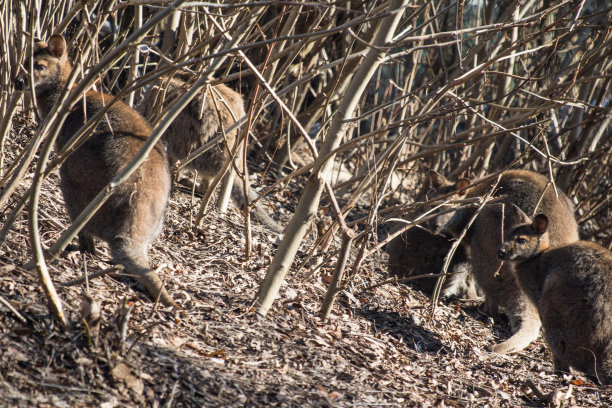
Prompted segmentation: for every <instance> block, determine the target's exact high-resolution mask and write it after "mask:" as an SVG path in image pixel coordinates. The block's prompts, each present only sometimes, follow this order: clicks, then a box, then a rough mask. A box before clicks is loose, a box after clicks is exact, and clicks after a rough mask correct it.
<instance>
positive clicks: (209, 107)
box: [139, 76, 282, 232]
mask: <svg viewBox="0 0 612 408" xmlns="http://www.w3.org/2000/svg"><path fill="white" fill-rule="evenodd" d="M186 90H187V83H186V82H185V81H183V80H182V79H180V78H178V77H176V76H175V77H171V78H167V77H162V78H160V79H159V80H158V81H157V83H156V84H155V85H154V86H153V87H152V88H151V89H150V90H149V91H148V92H147V93H146V94H145V96H144V99H143V101H142V103H141V104H140V107H139V109H140V111H141V112H142V113H143V115H144V116H145V117H151V116H155V115H157V114H159V113H160V111H161V108H162V107H165V106H166V105H167V102H169V101H172V100H173V99H175V98H176V97H177V96H179V95H182V94H183V93H185V92H186ZM244 116H245V111H244V101H243V98H242V95H241V94H239V93H238V92H236V91H234V90H232V89H231V88H229V87H228V86H226V85H224V84H219V85H215V86H213V87H211V88H210V90H209V89H206V88H205V89H203V90H202V91H201V93H200V94H199V95H198V96H197V97H196V98H194V99H193V100H192V101H191V102H190V103H189V104H188V105H187V106H186V107H185V109H183V110H182V111H181V112H180V113H179V115H178V116H177V117H176V119H175V120H174V121H173V122H172V124H171V125H170V126H169V127H168V129H167V130H166V132H165V133H164V136H163V140H164V142H165V143H166V146H167V149H168V160H169V164H170V167H174V166H175V165H176V164H177V163H179V162H181V161H183V160H185V159H186V158H187V157H188V156H189V154H190V153H192V152H193V151H195V150H197V149H198V148H200V147H202V146H203V145H204V144H206V143H207V142H208V141H210V140H211V139H213V138H214V137H215V136H217V135H220V134H221V127H222V126H223V129H224V131H225V139H224V140H221V141H220V142H219V143H217V144H216V145H215V146H213V147H212V148H211V149H209V150H208V151H206V152H204V153H203V154H201V155H200V156H198V157H197V158H196V159H194V160H192V161H191V162H190V163H188V164H187V165H186V166H185V169H186V170H188V171H190V172H193V173H195V174H196V175H197V179H198V183H199V184H197V186H196V191H197V192H198V193H200V194H205V193H206V192H207V191H208V189H209V187H210V182H211V181H212V180H213V179H214V178H215V176H216V175H217V174H218V173H219V172H220V171H222V169H223V165H224V163H225V162H226V161H227V160H229V158H230V150H231V149H232V148H233V146H234V143H235V142H236V140H237V136H238V129H237V128H234V129H233V130H232V131H228V130H229V129H230V127H231V126H233V125H234V124H235V123H236V122H237V121H238V120H240V119H241V118H243V117H244ZM241 156H242V149H239V150H238V157H241ZM232 196H233V197H234V199H235V200H236V201H237V202H238V204H239V205H240V206H241V205H242V204H243V203H244V194H243V189H242V181H241V180H239V179H238V178H236V179H234V184H233V188H232ZM257 196H258V194H257V192H256V191H255V190H253V189H251V188H250V187H249V200H254V199H256V198H257ZM255 215H256V217H257V218H258V219H259V220H260V221H261V222H263V223H264V224H265V225H267V226H268V227H269V228H271V229H272V230H274V231H275V232H282V227H280V226H279V225H278V224H277V223H276V222H275V221H274V220H273V219H272V218H271V217H270V216H269V215H268V213H267V211H266V210H265V209H264V208H263V206H262V205H259V204H258V205H256V207H255Z"/></svg>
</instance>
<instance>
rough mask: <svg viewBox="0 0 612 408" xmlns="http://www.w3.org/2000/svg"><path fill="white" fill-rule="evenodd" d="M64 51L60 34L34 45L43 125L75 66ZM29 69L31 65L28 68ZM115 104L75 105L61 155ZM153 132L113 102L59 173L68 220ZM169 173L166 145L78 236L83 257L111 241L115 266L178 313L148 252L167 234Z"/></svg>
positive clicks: (98, 96)
mask: <svg viewBox="0 0 612 408" xmlns="http://www.w3.org/2000/svg"><path fill="white" fill-rule="evenodd" d="M67 51H68V49H67V44H66V40H65V39H64V37H62V36H61V35H53V36H51V38H49V41H48V43H45V42H42V41H37V42H36V43H35V45H34V50H33V61H32V63H33V65H32V66H33V67H34V72H33V73H32V75H33V78H32V79H33V83H34V91H35V95H36V102H37V106H38V110H39V114H40V117H41V118H45V117H46V116H47V115H48V114H49V113H50V110H51V108H52V107H53V104H54V103H55V102H56V101H57V100H58V98H59V97H60V96H61V94H62V92H63V91H64V87H65V86H66V83H67V81H68V78H69V76H70V73H71V70H72V66H71V64H70V61H69V59H68V55H67ZM28 66H29V65H28ZM14 83H15V87H16V88H17V89H18V90H21V91H24V90H27V89H28V88H29V84H30V79H29V77H28V75H27V74H26V73H25V72H24V71H22V72H20V73H19V74H18V75H17V77H16V78H15V80H14ZM112 100H113V97H112V96H110V95H106V94H104V93H101V92H96V91H89V92H87V93H86V94H85V97H84V98H83V99H82V100H81V101H79V102H77V104H76V105H75V107H74V109H73V111H72V112H71V113H70V114H69V115H68V117H67V118H66V121H65V123H64V125H63V128H62V130H61V132H60V134H59V136H58V137H57V140H56V142H55V147H56V149H57V150H59V149H61V148H62V146H64V144H65V143H66V142H67V141H68V140H69V139H70V138H71V137H72V136H73V135H74V134H75V133H76V132H77V131H78V130H79V128H80V127H81V126H82V125H83V124H85V123H86V122H87V118H91V117H93V116H94V115H95V113H96V112H98V111H99V110H100V109H102V108H103V107H104V106H105V105H108V104H109V103H111V101H112ZM150 135H151V128H150V126H149V125H148V123H147V122H146V121H145V119H144V118H143V117H142V116H141V115H139V114H138V113H137V112H136V111H135V110H133V109H131V108H130V107H128V106H127V105H125V104H124V103H122V102H115V103H114V104H113V105H112V106H111V107H110V109H109V110H108V112H107V113H106V115H105V116H104V119H103V120H102V121H101V122H100V123H99V125H98V126H97V128H96V129H95V131H94V132H93V134H92V135H91V137H90V138H89V139H88V140H87V141H86V142H85V143H84V144H83V145H82V146H81V147H79V148H78V149H77V150H76V151H75V152H73V153H72V154H71V155H70V156H69V157H68V158H67V159H66V161H65V162H64V163H63V164H62V165H61V167H60V188H61V191H62V194H63V196H64V201H65V203H66V207H67V210H68V213H69V215H70V217H71V218H72V219H73V220H74V218H76V217H77V215H78V214H79V213H80V212H81V211H82V210H83V209H84V208H85V207H86V206H87V205H88V204H89V202H90V201H91V200H92V199H93V198H94V197H95V196H96V195H97V194H98V193H99V192H100V191H101V190H102V189H103V188H104V187H105V186H106V185H107V184H108V183H109V182H110V181H111V179H112V178H113V177H115V175H117V174H118V172H119V171H120V170H121V169H122V168H123V167H125V165H126V164H127V163H128V162H129V161H130V160H131V159H132V158H133V157H134V156H135V155H136V153H137V152H138V151H139V150H140V148H141V147H142V145H143V144H144V142H145V140H146V139H147V138H148V137H149V136H150ZM170 183H171V181H170V172H169V170H168V160H167V158H166V153H165V149H164V147H163V145H162V144H161V143H158V144H157V145H156V147H155V148H154V149H153V150H152V151H151V153H150V154H149V157H148V158H147V160H146V161H145V162H144V163H143V164H142V165H141V166H140V167H139V168H138V169H137V170H136V171H135V172H134V173H133V174H132V176H131V177H130V178H129V179H128V180H127V181H126V182H124V183H123V184H121V186H119V188H118V189H117V191H116V192H115V193H114V194H113V195H112V196H111V197H110V198H109V199H108V201H107V202H106V203H105V204H104V205H103V206H102V207H101V208H100V209H99V210H98V212H97V213H96V214H95V215H94V216H93V217H92V218H91V220H90V221H89V222H88V223H87V224H86V225H85V227H84V228H83V229H82V230H81V232H80V233H79V247H80V249H81V250H82V251H89V252H94V251H95V246H94V237H96V238H99V239H102V240H104V241H106V242H107V243H108V245H109V247H110V250H111V254H112V257H113V260H114V261H115V262H117V263H119V264H121V265H123V266H124V268H125V272H126V273H127V274H130V275H133V276H134V277H135V279H136V280H137V281H138V282H139V283H141V284H142V285H143V286H144V287H145V288H146V289H147V290H148V291H149V293H150V294H151V296H152V297H153V298H154V299H157V297H158V296H159V299H160V300H161V302H162V303H163V304H164V305H167V306H174V307H175V308H177V309H180V306H179V305H178V304H177V303H176V302H175V301H174V300H173V299H172V297H171V296H170V295H169V294H168V292H167V291H166V289H165V288H164V287H163V285H162V282H161V280H160V279H159V277H158V276H157V274H156V273H155V272H154V271H152V270H151V269H150V266H149V257H148V255H147V249H148V247H149V245H150V243H151V241H153V239H154V238H155V236H156V235H157V234H158V233H159V231H160V230H161V228H162V223H163V218H164V211H165V209H166V205H167V203H168V197H169V192H170Z"/></svg>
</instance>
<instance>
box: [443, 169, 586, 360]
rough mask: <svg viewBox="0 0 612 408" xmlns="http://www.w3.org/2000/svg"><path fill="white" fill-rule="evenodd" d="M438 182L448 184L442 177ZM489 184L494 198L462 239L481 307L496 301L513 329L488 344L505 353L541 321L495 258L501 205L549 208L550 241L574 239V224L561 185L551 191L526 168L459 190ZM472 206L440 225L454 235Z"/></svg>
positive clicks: (493, 307) (524, 342) (475, 193)
mask: <svg viewBox="0 0 612 408" xmlns="http://www.w3.org/2000/svg"><path fill="white" fill-rule="evenodd" d="M496 183H497V184H496ZM443 184H445V185H446V184H448V185H453V183H450V182H448V181H444V182H443ZM494 185H495V193H494V196H495V197H498V198H499V200H498V201H496V203H492V204H487V205H486V206H485V207H483V209H482V211H481V212H480V214H479V215H478V217H477V218H476V220H475V221H474V223H473V224H472V226H471V228H470V229H469V230H468V231H467V234H466V237H465V239H464V240H463V241H464V242H465V244H466V245H467V248H468V251H469V254H470V259H471V262H472V273H473V274H474V278H475V280H476V283H477V285H478V287H479V288H480V289H482V291H483V292H484V294H485V311H486V312H487V313H489V314H493V315H494V314H496V312H497V310H498V308H500V307H501V308H502V309H503V310H504V311H505V313H506V315H507V316H508V319H509V321H510V327H511V329H512V331H513V333H514V334H513V335H512V336H511V337H510V338H509V339H508V340H506V341H504V342H502V343H499V344H496V345H494V346H493V347H492V348H491V349H492V351H494V352H497V353H506V352H511V351H519V350H522V349H524V348H525V347H527V346H528V345H529V344H530V343H531V342H532V341H533V340H535V339H536V338H537V337H538V335H539V332H540V327H541V323H540V321H539V317H538V313H537V310H536V309H535V307H534V306H533V304H532V303H531V302H529V300H528V299H527V297H526V296H525V295H524V294H523V292H522V291H521V290H520V288H519V287H518V283H517V282H516V279H515V277H514V274H513V273H512V269H511V267H510V266H509V265H506V264H503V263H501V262H500V261H499V260H498V258H497V250H498V249H499V247H500V245H501V243H502V242H503V239H504V236H503V235H504V233H508V232H509V230H510V223H509V220H508V218H507V217H506V216H505V210H506V209H507V208H508V206H509V205H511V204H516V205H517V206H518V207H519V208H521V209H522V210H523V211H525V212H526V213H528V214H533V213H535V212H545V213H547V214H549V219H550V224H549V229H550V240H551V244H552V245H562V244H565V243H571V242H575V241H577V240H578V225H577V224H576V220H575V218H574V208H573V204H572V202H571V200H570V199H569V198H568V197H567V196H566V195H565V194H564V193H563V192H561V191H559V196H558V197H557V196H556V195H555V190H554V188H553V186H552V185H550V183H549V181H548V179H547V178H546V177H545V176H543V175H541V174H538V173H535V172H532V171H527V170H508V171H506V172H504V173H502V174H501V177H499V182H497V178H490V179H489V180H487V181H486V182H483V183H480V184H477V185H475V186H473V187H471V188H468V189H467V190H463V191H464V193H463V195H464V196H465V197H467V198H473V197H480V196H483V195H485V194H486V193H487V192H488V191H489V190H491V188H493V186H494ZM475 211H476V209H475V208H466V209H460V210H458V211H457V212H455V214H454V215H453V216H452V218H451V219H450V221H448V223H447V224H446V226H445V227H444V230H445V231H447V232H449V233H450V234H451V235H454V236H458V235H459V234H460V232H461V231H462V230H463V229H464V228H465V227H466V225H467V224H468V222H469V220H470V219H471V218H472V216H473V215H474V214H475ZM475 255H477V256H475Z"/></svg>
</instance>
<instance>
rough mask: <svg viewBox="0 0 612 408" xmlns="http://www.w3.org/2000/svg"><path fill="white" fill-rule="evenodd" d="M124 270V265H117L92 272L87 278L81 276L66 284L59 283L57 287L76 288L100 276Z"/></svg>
mask: <svg viewBox="0 0 612 408" xmlns="http://www.w3.org/2000/svg"><path fill="white" fill-rule="evenodd" d="M122 270H123V265H116V266H112V267H110V268H106V269H102V270H101V271H97V272H92V273H90V274H88V275H86V276H81V277H80V278H77V279H73V280H69V281H66V282H59V283H58V284H57V286H61V287H66V286H75V285H80V284H81V283H83V282H87V281H91V280H92V279H95V278H99V277H100V276H104V275H108V274H111V273H114V272H119V271H122Z"/></svg>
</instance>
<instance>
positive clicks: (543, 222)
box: [531, 214, 548, 235]
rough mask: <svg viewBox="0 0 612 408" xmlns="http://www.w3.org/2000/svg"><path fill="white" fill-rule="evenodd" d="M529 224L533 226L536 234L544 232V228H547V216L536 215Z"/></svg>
mask: <svg viewBox="0 0 612 408" xmlns="http://www.w3.org/2000/svg"><path fill="white" fill-rule="evenodd" d="M531 226H532V227H533V229H534V231H535V232H536V234H538V235H542V234H544V233H545V232H546V230H547V229H548V217H547V216H545V215H544V214H538V215H536V216H535V218H534V219H533V223H532V224H531Z"/></svg>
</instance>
